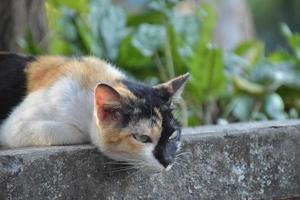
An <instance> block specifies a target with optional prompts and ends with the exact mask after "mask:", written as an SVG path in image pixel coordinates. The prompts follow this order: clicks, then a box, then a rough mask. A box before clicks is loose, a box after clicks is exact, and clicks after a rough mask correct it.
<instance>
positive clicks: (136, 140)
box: [0, 53, 189, 171]
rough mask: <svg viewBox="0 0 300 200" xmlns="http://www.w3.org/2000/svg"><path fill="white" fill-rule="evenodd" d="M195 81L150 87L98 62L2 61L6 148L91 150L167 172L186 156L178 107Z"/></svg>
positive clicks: (1, 137) (0, 138)
mask: <svg viewBox="0 0 300 200" xmlns="http://www.w3.org/2000/svg"><path fill="white" fill-rule="evenodd" d="M188 78H189V74H188V73H187V74H184V75H181V76H179V77H177V78H174V79H172V80H170V81H168V82H166V83H162V84H159V85H156V86H148V85H146V84H143V83H141V82H138V81H135V80H132V79H130V78H128V77H127V76H126V75H125V73H123V72H122V71H121V70H119V69H117V68H116V67H114V66H112V64H109V63H107V62H105V61H103V60H100V59H97V58H94V57H80V58H68V57H62V56H41V57H29V56H24V55H17V54H9V53H1V54H0V103H1V106H0V107H1V108H0V120H1V121H2V122H0V123H1V124H0V145H2V146H4V147H6V148H16V147H27V146H50V145H67V144H83V143H92V144H93V145H95V146H96V147H98V148H99V149H100V151H101V152H102V153H103V154H104V155H106V156H108V157H109V158H111V159H114V160H117V161H128V162H130V163H137V164H140V165H143V166H145V167H147V168H149V169H154V170H157V171H162V170H164V169H167V168H168V167H169V168H170V166H171V164H172V161H173V160H174V157H175V154H176V152H177V151H178V149H179V148H180V141H181V126H180V124H179V123H178V121H177V120H176V119H175V118H174V116H173V113H172V110H173V103H174V101H175V100H176V99H177V98H178V97H179V96H180V94H181V93H182V91H183V89H184V86H185V84H186V82H187V80H188Z"/></svg>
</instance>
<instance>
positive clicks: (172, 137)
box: [169, 131, 178, 140]
mask: <svg viewBox="0 0 300 200" xmlns="http://www.w3.org/2000/svg"><path fill="white" fill-rule="evenodd" d="M177 135H178V131H174V132H173V133H172V135H171V136H170V137H169V140H173V139H175V138H176V137H177Z"/></svg>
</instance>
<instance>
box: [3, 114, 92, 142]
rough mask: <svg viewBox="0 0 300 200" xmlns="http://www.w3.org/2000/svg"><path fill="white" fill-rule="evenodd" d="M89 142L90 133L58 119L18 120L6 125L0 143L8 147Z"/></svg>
mask: <svg viewBox="0 0 300 200" xmlns="http://www.w3.org/2000/svg"><path fill="white" fill-rule="evenodd" d="M87 142H89V135H88V134H85V133H83V132H81V131H80V130H79V129H78V128H77V127H76V126H74V125H70V124H66V123H63V122H57V121H42V120H39V121H18V122H17V123H15V124H14V125H11V126H9V125H7V124H6V125H4V126H3V127H2V129H1V133H0V143H1V144H2V145H3V146H6V147H25V146H50V145H65V144H82V143H87Z"/></svg>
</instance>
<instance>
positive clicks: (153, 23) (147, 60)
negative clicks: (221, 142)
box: [20, 0, 300, 125]
mask: <svg viewBox="0 0 300 200" xmlns="http://www.w3.org/2000/svg"><path fill="white" fill-rule="evenodd" d="M72 2H74V1H71V0H63V1H57V0H49V1H47V3H46V8H47V13H48V20H49V26H50V29H51V34H52V41H51V47H50V50H49V51H50V53H51V54H63V55H75V56H80V55H94V56H97V57H101V58H103V59H106V60H109V61H111V62H113V63H116V64H117V65H118V66H121V67H122V68H123V69H124V70H125V71H127V72H128V73H129V74H132V75H134V76H135V77H137V78H139V79H143V80H146V81H147V82H149V83H151V84H155V83H158V82H162V81H166V80H168V79H170V78H173V77H175V76H177V75H180V74H183V73H185V72H187V71H188V72H190V74H191V79H190V83H189V84H188V85H187V88H186V91H185V96H184V99H185V102H184V101H182V102H180V108H181V112H180V116H181V118H182V119H183V121H185V120H186V119H188V122H189V125H196V124H211V123H227V122H234V121H248V120H266V119H287V118H297V117H298V115H299V112H300V98H299V92H300V79H299V75H300V74H299V73H300V34H298V33H292V32H291V31H290V29H289V28H288V26H286V25H284V24H283V25H282V26H281V29H282V33H283V35H284V37H285V38H286V40H287V43H288V45H289V47H290V50H287V51H283V50H278V51H274V52H272V53H270V54H269V55H266V54H265V46H264V44H263V43H261V42H259V41H257V40H253V41H245V42H244V43H242V44H240V45H239V46H238V47H237V48H236V49H235V50H234V51H233V52H231V53H225V52H223V51H222V50H221V49H220V48H218V47H217V46H215V45H214V44H213V43H212V35H213V30H214V27H215V23H216V19H217V18H216V15H215V12H214V10H213V9H212V7H210V6H209V5H204V6H202V7H195V8H194V10H192V12H190V13H186V12H180V11H178V8H177V7H176V5H177V4H178V2H177V1H176V0H172V1H171V0H169V1H160V0H152V1H149V4H147V9H146V11H145V12H142V13H134V14H132V13H127V12H126V11H125V10H124V9H123V8H122V7H120V6H117V5H113V4H112V3H111V2H110V1H109V0H80V1H76V3H74V4H73V3H72ZM20 44H22V47H23V49H24V51H26V52H27V53H35V54H37V53H38V54H39V53H41V52H40V50H39V48H37V47H35V45H34V44H33V43H32V40H30V37H29V38H26V39H25V40H22V41H21V43H20Z"/></svg>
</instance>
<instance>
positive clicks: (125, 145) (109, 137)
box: [99, 127, 143, 154]
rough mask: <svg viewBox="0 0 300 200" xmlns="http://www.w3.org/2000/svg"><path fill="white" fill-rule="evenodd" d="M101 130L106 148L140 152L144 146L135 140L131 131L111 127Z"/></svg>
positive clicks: (117, 150) (125, 151)
mask: <svg viewBox="0 0 300 200" xmlns="http://www.w3.org/2000/svg"><path fill="white" fill-rule="evenodd" d="M99 132H100V133H101V134H100V137H101V139H102V142H103V144H104V145H105V147H106V149H108V150H110V151H112V152H122V153H130V154H134V153H136V154H138V153H139V152H140V151H141V150H142V148H143V144H139V143H138V142H136V141H134V139H133V138H132V136H131V133H125V132H122V131H120V130H119V129H115V128H111V127H110V128H102V129H101V131H99Z"/></svg>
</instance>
